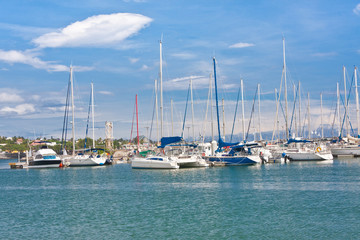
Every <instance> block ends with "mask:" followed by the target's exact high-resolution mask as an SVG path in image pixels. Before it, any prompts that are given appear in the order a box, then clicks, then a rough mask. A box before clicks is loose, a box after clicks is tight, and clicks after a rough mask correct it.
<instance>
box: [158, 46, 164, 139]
mask: <svg viewBox="0 0 360 240" xmlns="http://www.w3.org/2000/svg"><path fill="white" fill-rule="evenodd" d="M159 77H160V122H161V124H160V125H161V126H160V133H161V134H160V136H161V138H162V137H163V121H164V115H163V111H164V109H163V107H164V106H163V85H162V42H161V40H160V72H159Z"/></svg>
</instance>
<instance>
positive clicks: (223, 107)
mask: <svg viewBox="0 0 360 240" xmlns="http://www.w3.org/2000/svg"><path fill="white" fill-rule="evenodd" d="M222 114H223V134H224V137H223V139H224V141H225V102H224V99H222Z"/></svg>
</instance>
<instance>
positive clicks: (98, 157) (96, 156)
mask: <svg viewBox="0 0 360 240" xmlns="http://www.w3.org/2000/svg"><path fill="white" fill-rule="evenodd" d="M70 84H71V105H72V140H73V151H72V156H69V157H65V158H64V160H65V165H66V166H70V167H79V166H98V165H104V164H105V163H106V161H107V158H106V153H105V151H104V149H99V148H98V149H97V148H95V136H94V135H95V131H94V122H95V121H94V84H93V83H91V98H90V99H91V100H90V104H91V109H92V130H93V147H92V148H91V149H83V150H79V151H78V154H76V155H75V111H74V84H73V69H72V67H70ZM100 151H102V152H103V153H102V154H100Z"/></svg>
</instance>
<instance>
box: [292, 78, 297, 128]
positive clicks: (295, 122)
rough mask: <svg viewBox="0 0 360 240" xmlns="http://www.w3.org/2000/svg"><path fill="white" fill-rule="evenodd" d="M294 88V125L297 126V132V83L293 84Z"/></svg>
mask: <svg viewBox="0 0 360 240" xmlns="http://www.w3.org/2000/svg"><path fill="white" fill-rule="evenodd" d="M293 90H294V108H295V109H294V126H295V131H294V133H295V134H297V121H296V117H297V116H296V115H297V114H296V87H295V84H293Z"/></svg>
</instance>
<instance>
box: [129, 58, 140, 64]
mask: <svg viewBox="0 0 360 240" xmlns="http://www.w3.org/2000/svg"><path fill="white" fill-rule="evenodd" d="M139 60H140V58H129V61H130V63H132V64H133V63H137V62H138V61H139Z"/></svg>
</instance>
